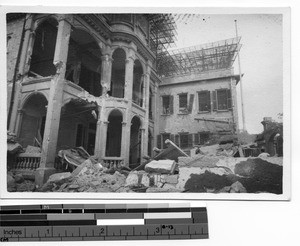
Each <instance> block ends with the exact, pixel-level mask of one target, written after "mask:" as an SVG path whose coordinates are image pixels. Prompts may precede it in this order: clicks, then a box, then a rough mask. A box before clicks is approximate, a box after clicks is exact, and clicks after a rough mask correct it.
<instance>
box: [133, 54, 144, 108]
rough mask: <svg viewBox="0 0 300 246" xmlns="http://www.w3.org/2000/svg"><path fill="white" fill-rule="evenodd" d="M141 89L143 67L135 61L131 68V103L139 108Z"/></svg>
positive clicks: (142, 90) (141, 101)
mask: <svg viewBox="0 0 300 246" xmlns="http://www.w3.org/2000/svg"><path fill="white" fill-rule="evenodd" d="M143 87H144V84H143V67H142V64H141V63H140V61H139V60H136V61H135V62H134V68H133V84H132V101H133V102H134V103H135V104H137V105H139V106H140V107H142V106H143V93H144V88H143Z"/></svg>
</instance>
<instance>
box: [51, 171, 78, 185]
mask: <svg viewBox="0 0 300 246" xmlns="http://www.w3.org/2000/svg"><path fill="white" fill-rule="evenodd" d="M71 177H72V175H71V173H70V172H65V173H54V174H52V175H51V176H50V177H49V179H48V181H47V183H56V184H62V183H64V182H65V181H66V180H68V179H69V178H71Z"/></svg>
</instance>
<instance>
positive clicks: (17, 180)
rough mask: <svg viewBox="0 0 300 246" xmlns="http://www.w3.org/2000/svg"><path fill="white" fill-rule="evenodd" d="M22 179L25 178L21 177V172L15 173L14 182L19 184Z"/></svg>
mask: <svg viewBox="0 0 300 246" xmlns="http://www.w3.org/2000/svg"><path fill="white" fill-rule="evenodd" d="M24 180H25V179H24V177H23V175H22V174H16V175H15V182H16V183H19V184H20V183H22V182H24Z"/></svg>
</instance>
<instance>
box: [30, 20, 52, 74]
mask: <svg viewBox="0 0 300 246" xmlns="http://www.w3.org/2000/svg"><path fill="white" fill-rule="evenodd" d="M57 25H58V23H57V21H56V20H55V19H52V18H49V19H47V20H45V21H43V22H42V23H41V24H40V25H39V26H38V28H37V29H36V32H35V39H34V45H33V50H32V55H31V62H30V71H29V75H30V76H34V77H36V76H44V77H46V76H50V75H54V74H55V73H56V68H55V66H54V64H53V58H54V52H55V45H56V36H57Z"/></svg>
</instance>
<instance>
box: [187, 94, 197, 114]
mask: <svg viewBox="0 0 300 246" xmlns="http://www.w3.org/2000/svg"><path fill="white" fill-rule="evenodd" d="M194 97H195V95H194V94H191V95H190V101H189V106H188V112H189V114H190V113H192V110H193V104H194Z"/></svg>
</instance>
